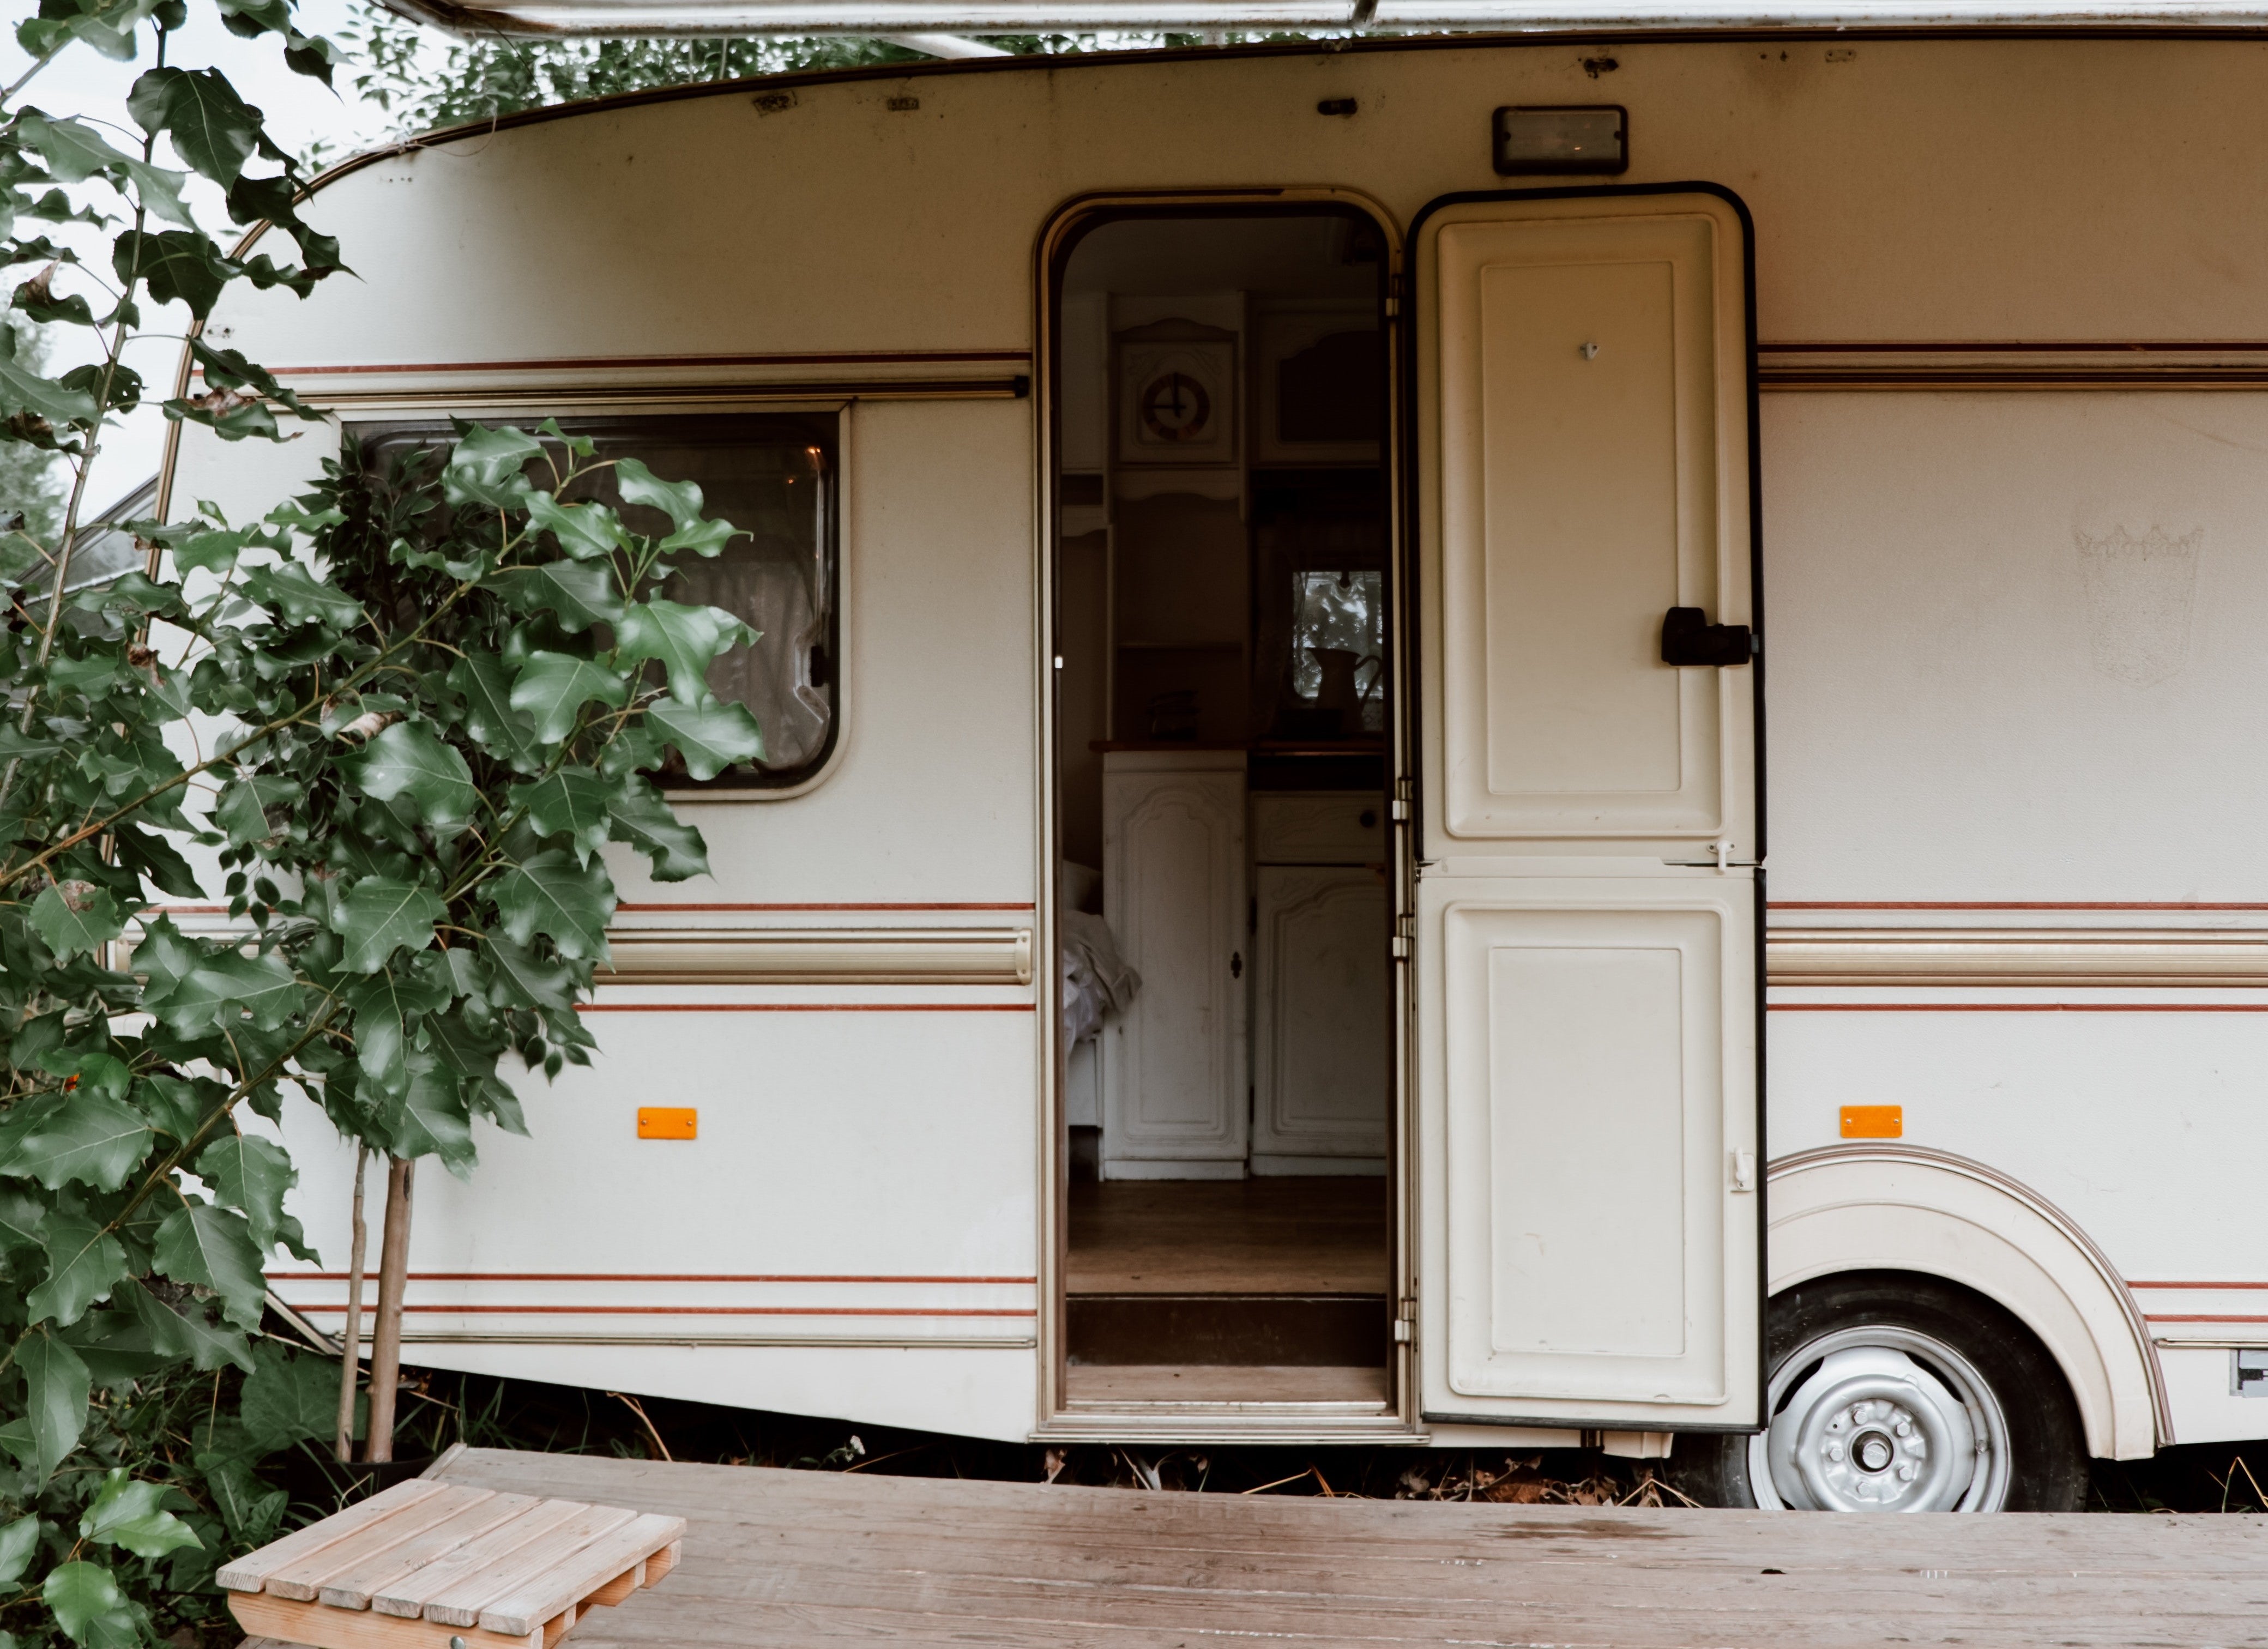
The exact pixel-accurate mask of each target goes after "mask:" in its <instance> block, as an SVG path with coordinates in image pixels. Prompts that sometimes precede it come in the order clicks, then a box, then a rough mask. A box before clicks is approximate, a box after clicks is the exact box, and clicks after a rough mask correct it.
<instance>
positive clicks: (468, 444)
mask: <svg viewBox="0 0 2268 1649" xmlns="http://www.w3.org/2000/svg"><path fill="white" fill-rule="evenodd" d="M542 451H543V445H542V443H541V442H540V441H538V440H537V439H536V438H534V436H532V435H527V434H525V433H523V432H522V431H519V430H490V429H486V428H483V427H482V426H481V425H478V424H475V425H472V426H471V427H469V428H467V429H465V430H464V432H463V434H462V436H461V437H460V439H459V440H458V442H457V445H456V447H455V448H454V450H453V451H452V452H451V453H450V454H449V467H448V468H447V469H446V470H444V471H443V472H442V475H441V492H442V496H443V497H446V499H447V500H448V501H449V502H450V503H451V504H456V505H459V506H462V505H465V504H483V505H486V506H487V507H488V508H490V509H492V510H517V509H521V508H524V507H526V504H527V496H528V494H529V493H530V492H532V491H533V490H534V488H533V487H532V486H531V485H530V483H529V482H528V479H527V475H526V474H525V473H524V472H525V471H526V469H527V461H528V460H530V459H532V458H534V457H536V456H537V455H538V454H540V453H541V452H542Z"/></svg>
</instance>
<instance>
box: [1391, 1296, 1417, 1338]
mask: <svg viewBox="0 0 2268 1649" xmlns="http://www.w3.org/2000/svg"><path fill="white" fill-rule="evenodd" d="M1417 1321H1418V1302H1417V1301H1416V1300H1414V1299H1405V1300H1403V1302H1402V1303H1401V1305H1400V1306H1399V1307H1397V1308H1396V1309H1395V1314H1394V1343H1395V1344H1396V1345H1407V1344H1409V1343H1410V1339H1411V1338H1412V1337H1413V1336H1412V1333H1411V1330H1412V1329H1413V1328H1414V1327H1415V1325H1416V1323H1417Z"/></svg>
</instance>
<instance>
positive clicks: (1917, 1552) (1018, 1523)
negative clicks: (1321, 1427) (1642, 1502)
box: [437, 1449, 2268, 1649]
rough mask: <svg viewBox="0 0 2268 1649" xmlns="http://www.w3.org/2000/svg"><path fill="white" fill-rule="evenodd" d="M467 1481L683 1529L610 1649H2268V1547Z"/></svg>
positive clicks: (1991, 1528) (479, 1472)
mask: <svg viewBox="0 0 2268 1649" xmlns="http://www.w3.org/2000/svg"><path fill="white" fill-rule="evenodd" d="M437 1475H438V1476H441V1477H443V1478H444V1479H446V1481H449V1482H452V1483H468V1484H473V1485H475V1486H478V1487H482V1488H490V1489H497V1490H504V1491H513V1492H517V1493H521V1494H532V1495H545V1496H561V1497H567V1498H575V1499H582V1500H593V1501H598V1502H600V1503H603V1504H607V1505H623V1506H634V1507H637V1508H638V1509H640V1510H646V1511H656V1512H665V1513H677V1514H681V1515H682V1516H684V1517H685V1518H686V1519H687V1520H688V1522H689V1525H690V1527H689V1529H688V1530H687V1533H686V1536H685V1546H684V1561H683V1563H682V1564H681V1567H680V1568H679V1569H678V1570H677V1571H676V1572H674V1573H673V1574H672V1575H671V1576H670V1578H669V1579H668V1581H667V1582H666V1584H665V1585H663V1586H659V1587H658V1588H656V1589H654V1590H652V1591H650V1592H640V1593H637V1594H634V1595H632V1596H630V1598H628V1599H626V1600H625V1601H623V1602H622V1605H621V1607H619V1608H617V1609H601V1610H599V1611H598V1612H597V1613H596V1614H595V1615H594V1616H592V1617H591V1618H590V1619H589V1620H587V1621H585V1623H583V1624H581V1625H579V1626H578V1628H577V1629H576V1631H575V1632H574V1635H573V1636H572V1637H571V1638H568V1639H567V1640H566V1642H567V1645H570V1646H571V1649H610V1646H612V1645H641V1646H644V1645H670V1646H671V1649H680V1646H682V1645H750V1646H751V1649H754V1646H755V1645H763V1646H764V1649H798V1646H799V1645H828V1646H830V1649H831V1646H835V1645H889V1649H924V1646H925V1645H939V1646H943V1645H954V1646H955V1649H968V1645H1013V1646H1016V1649H1040V1646H1041V1645H1046V1646H1047V1649H1085V1646H1088V1645H1093V1646H1095V1649H1101V1646H1103V1645H1108V1646H1109V1649H1200V1646H1201V1645H1206V1644H1209V1643H1214V1644H1219V1645H1222V1649H1226V1646H1227V1645H1228V1644H1229V1643H1231V1642H1237V1641H1241V1642H1249V1641H1251V1640H1254V1639H1264V1640H1268V1641H1270V1642H1272V1643H1274V1644H1278V1645H1295V1646H1296V1645H1301V1644H1362V1645H1400V1644H1410V1645H1435V1644H1451V1643H1454V1644H1458V1645H1506V1646H1507V1649H1510V1646H1512V1645H1555V1646H1570V1649H1572V1646H1573V1645H1646V1646H1649V1649H1652V1646H1654V1645H1662V1646H1668V1645H1710V1646H1712V1649H1745V1646H1747V1645H1773V1646H1778V1645H1801V1646H1802V1649H1839V1646H1840V1645H1851V1646H1852V1649H1858V1646H1859V1645H1865V1646H1866V1649H1877V1646H1878V1645H1884V1644H1892V1643H1904V1644H1952V1643H1958V1644H1960V1645H1962V1646H1963V1649H1992V1646H1994V1645H2014V1644H2025V1645H2034V1644H2037V1645H2103V1646H2104V1649H2148V1646H2154V1645H2184V1646H2188V1649H2194V1646H2195V1645H2240V1644H2268V1519H2262V1518H2248V1517H2206V1516H2181V1517H2116V1516H2069V1517H1994V1518H1967V1517H1955V1516H1950V1515H1940V1516H1934V1517H1906V1518H1879V1519H1877V1518H1830V1517H1823V1516H1786V1515H1781V1516H1772V1515H1766V1514H1760V1513H1737V1512H1638V1511H1632V1512H1599V1511H1588V1510H1580V1509H1572V1508H1565V1507H1543V1506H1509V1505H1507V1506H1495V1505H1434V1504H1425V1503H1410V1502H1390V1501H1374V1500H1336V1501H1333V1500H1321V1499H1288V1498H1265V1497H1255V1498H1241V1497H1236V1496H1231V1495H1211V1494H1207V1495H1195V1494H1175V1493H1155V1494H1151V1493H1142V1492H1138V1491H1130V1490H1110V1489H1072V1488H1058V1487H1041V1486H1037V1485H1031V1484H1020V1483H957V1482H940V1481H933V1480H928V1479H921V1478H910V1477H880V1476H866V1475H865V1474H858V1475H850V1476H837V1475H835V1474H832V1473H820V1472H788V1471H770V1470H762V1469H754V1468H743V1467H731V1466H670V1465H661V1464H653V1463H647V1462H644V1461H617V1460H602V1459H593V1458H588V1457H582V1456H576V1455H560V1454H512V1453H506V1452H502V1451H496V1450H486V1449H475V1450H470V1451H467V1452H465V1453H462V1454H458V1455H456V1456H455V1457H454V1458H453V1459H450V1460H446V1461H443V1462H442V1464H441V1467H440V1469H439V1470H438V1474H437Z"/></svg>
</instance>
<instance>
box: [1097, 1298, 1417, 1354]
mask: <svg viewBox="0 0 2268 1649" xmlns="http://www.w3.org/2000/svg"><path fill="white" fill-rule="evenodd" d="M1064 1304H1065V1307H1066V1313H1065V1314H1066V1318H1067V1327H1068V1329H1069V1346H1068V1350H1069V1352H1070V1359H1071V1363H1072V1364H1073V1365H1074V1366H1079V1365H1110V1366H1124V1365H1130V1364H1165V1363H1172V1364H1212V1365H1244V1366H1256V1365H1258V1366H1277V1367H1285V1366H1297V1367H1310V1368H1315V1367H1356V1366H1370V1367H1373V1368H1376V1367H1383V1366H1385V1363H1386V1360H1387V1355H1388V1351H1389V1350H1390V1349H1391V1347H1392V1344H1393V1330H1392V1326H1391V1323H1390V1321H1389V1319H1388V1315H1387V1307H1386V1296H1385V1295H1384V1294H1071V1295H1068V1296H1066V1297H1065V1300H1064Z"/></svg>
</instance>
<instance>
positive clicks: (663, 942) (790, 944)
mask: <svg viewBox="0 0 2268 1649" xmlns="http://www.w3.org/2000/svg"><path fill="white" fill-rule="evenodd" d="M607 942H608V946H609V948H610V949H611V950H612V951H613V953H614V964H613V966H612V967H611V968H606V969H602V970H601V971H600V974H599V975H598V983H600V984H608V985H799V984H861V985H954V984H959V985H1028V984H1030V983H1032V930H1031V929H1029V928H733V929H723V930H719V929H702V928H680V929H636V928H633V929H622V928H617V929H615V930H613V931H610V932H609V933H608V935H607Z"/></svg>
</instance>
